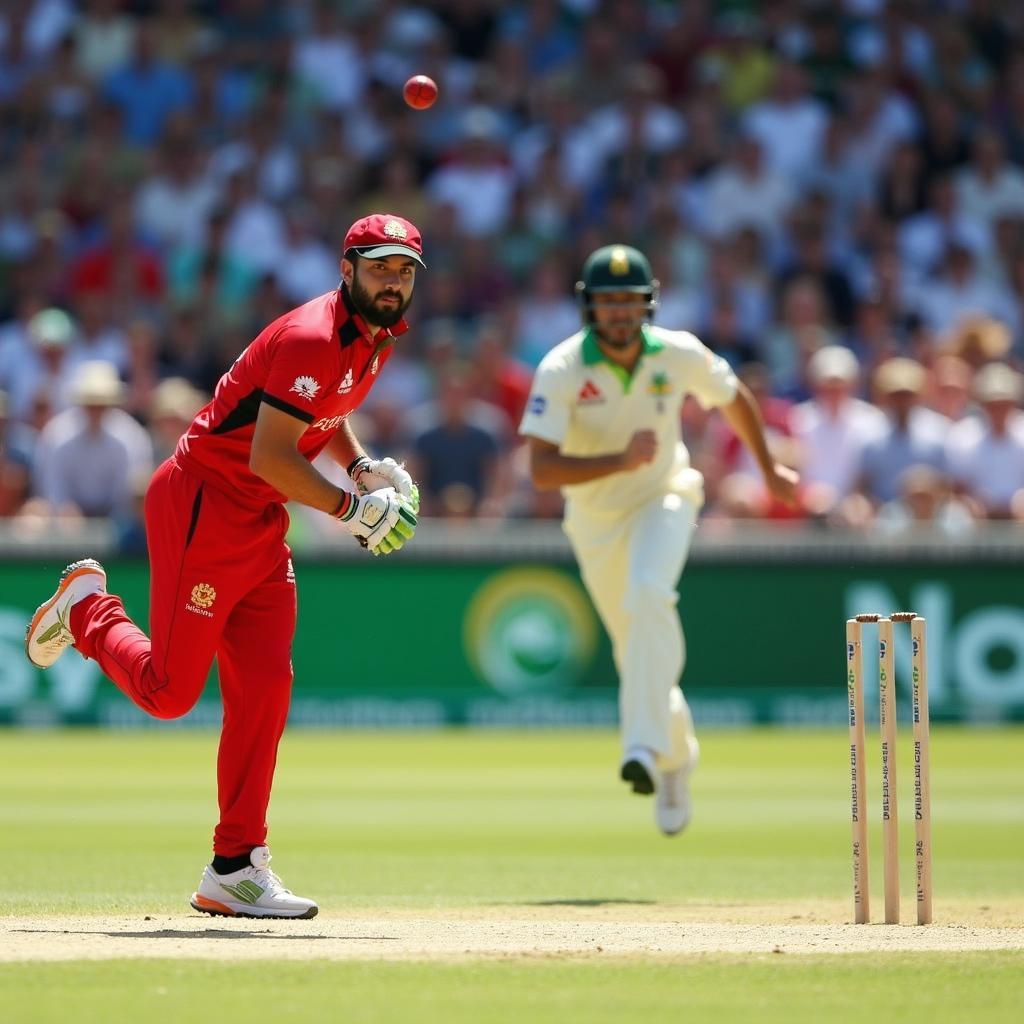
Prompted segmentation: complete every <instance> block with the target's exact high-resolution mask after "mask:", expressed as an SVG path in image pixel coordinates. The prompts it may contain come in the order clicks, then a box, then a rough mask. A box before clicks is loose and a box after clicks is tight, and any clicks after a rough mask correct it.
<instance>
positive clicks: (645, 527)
mask: <svg viewBox="0 0 1024 1024" xmlns="http://www.w3.org/2000/svg"><path fill="white" fill-rule="evenodd" d="M696 522H697V506H696V505H695V504H694V503H693V502H692V501H690V500H688V499H687V498H684V497H682V496H681V495H678V494H667V495H664V496H662V497H659V498H656V499H654V500H652V501H650V502H648V503H647V504H645V505H641V506H640V507H639V508H637V509H635V510H632V511H630V512H626V513H624V514H621V515H616V516H614V517H613V516H609V514H608V513H602V514H600V515H593V514H588V513H587V512H586V511H583V510H579V509H576V508H573V509H571V510H570V512H569V515H568V516H567V518H566V522H565V532H566V534H567V536H568V537H569V540H570V541H571V543H572V547H573V550H574V552H575V554H576V560H577V562H578V563H579V567H580V574H581V575H582V577H583V582H584V584H585V585H586V588H587V591H588V592H589V593H590V597H591V599H592V600H593V602H594V605H595V607H596V608H597V611H598V614H599V615H600V616H601V620H602V622H603V623H604V626H605V629H607V630H608V635H609V636H610V637H611V641H612V653H613V655H614V657H615V666H616V668H617V669H618V673H619V721H620V726H621V733H622V749H623V754H625V753H626V752H627V751H629V750H630V749H631V748H632V747H647V748H648V749H650V750H653V751H654V752H655V754H656V755H657V760H658V767H659V768H660V769H661V770H662V771H668V770H671V769H673V768H677V767H679V766H680V765H682V764H686V763H688V762H690V761H691V760H694V761H695V760H696V757H697V753H698V747H697V740H696V736H695V735H694V729H693V718H692V717H691V715H690V708H689V706H688V705H687V703H686V699H685V698H684V697H683V693H682V690H681V689H680V688H679V679H680V677H681V676H682V674H683V666H684V664H685V662H686V644H685V640H684V638H683V627H682V624H681V623H680V621H679V612H678V610H677V608H676V601H677V600H678V597H679V594H678V591H677V590H676V586H677V585H678V583H679V577H680V575H681V574H682V571H683V566H684V565H685V564H686V556H687V555H688V554H689V550H690V542H691V540H692V539H693V531H694V529H695V527H696Z"/></svg>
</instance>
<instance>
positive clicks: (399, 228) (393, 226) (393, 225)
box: [384, 220, 409, 241]
mask: <svg viewBox="0 0 1024 1024" xmlns="http://www.w3.org/2000/svg"><path fill="white" fill-rule="evenodd" d="M384 234H385V235H387V237H388V238H400V239H401V240H402V241H405V239H406V238H408V237H409V232H408V231H406V230H405V227H404V226H403V225H401V224H399V222H398V221H397V220H389V221H388V222H387V224H385V225H384Z"/></svg>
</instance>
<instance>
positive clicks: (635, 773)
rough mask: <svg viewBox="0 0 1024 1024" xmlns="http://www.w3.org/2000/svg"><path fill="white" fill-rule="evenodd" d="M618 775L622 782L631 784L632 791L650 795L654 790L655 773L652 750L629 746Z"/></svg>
mask: <svg viewBox="0 0 1024 1024" xmlns="http://www.w3.org/2000/svg"><path fill="white" fill-rule="evenodd" d="M619 775H620V777H621V778H622V781H623V782H628V783H630V785H632V787H633V792H634V793H640V794H642V795H644V796H650V794H651V793H653V792H654V779H655V776H656V775H657V770H656V768H655V762H654V752H653V751H651V750H648V749H647V748H646V747H630V749H629V750H627V751H626V757H625V759H624V760H623V762H622V769H621V771H620V772H619Z"/></svg>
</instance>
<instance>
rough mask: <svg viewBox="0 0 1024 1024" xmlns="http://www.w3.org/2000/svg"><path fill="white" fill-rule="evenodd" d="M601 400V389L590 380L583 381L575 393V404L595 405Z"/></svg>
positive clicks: (602, 396) (602, 399) (602, 398)
mask: <svg viewBox="0 0 1024 1024" xmlns="http://www.w3.org/2000/svg"><path fill="white" fill-rule="evenodd" d="M603 401H604V395H602V394H601V389H600V388H599V387H598V386H597V385H596V384H595V383H594V382H593V381H592V380H587V381H585V382H584V384H583V387H581V388H580V389H579V391H578V392H577V394H576V404H577V405H597V404H598V403H600V402H603Z"/></svg>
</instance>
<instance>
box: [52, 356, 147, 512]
mask: <svg viewBox="0 0 1024 1024" xmlns="http://www.w3.org/2000/svg"><path fill="white" fill-rule="evenodd" d="M123 396H124V386H123V384H122V383H121V380H120V378H119V377H118V375H117V368H116V367H115V366H114V364H113V363H108V362H103V361H102V360H96V361H94V362H88V363H83V364H82V365H81V367H80V368H79V370H78V373H77V374H76V376H75V378H74V380H73V382H72V389H71V398H72V401H73V402H74V407H73V408H71V409H68V410H66V411H65V412H63V413H60V414H58V415H57V416H54V418H53V419H52V420H50V422H49V423H48V424H47V425H46V427H45V428H44V429H43V431H42V433H41V434H40V436H39V442H38V444H37V445H36V451H35V461H34V466H33V476H34V481H35V490H36V493H37V495H38V496H39V497H41V498H42V499H43V500H44V501H45V502H46V503H47V505H48V507H49V509H50V511H51V512H54V513H61V514H66V513H71V514H75V513H76V512H77V513H80V514H81V515H84V516H110V515H117V514H121V513H123V512H125V511H126V510H127V509H128V508H130V506H131V502H132V496H133V490H132V488H133V484H134V481H136V480H137V479H138V478H139V477H141V476H146V477H147V478H148V475H149V474H151V473H152V471H153V445H152V443H151V441H150V439H149V435H148V434H147V433H146V431H145V430H144V429H143V427H142V426H140V425H139V424H138V423H137V422H136V421H135V420H134V419H132V417H131V416H129V415H128V413H126V412H125V411H124V410H123V409H120V408H118V406H119V405H120V403H121V401H122V398H123Z"/></svg>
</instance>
